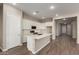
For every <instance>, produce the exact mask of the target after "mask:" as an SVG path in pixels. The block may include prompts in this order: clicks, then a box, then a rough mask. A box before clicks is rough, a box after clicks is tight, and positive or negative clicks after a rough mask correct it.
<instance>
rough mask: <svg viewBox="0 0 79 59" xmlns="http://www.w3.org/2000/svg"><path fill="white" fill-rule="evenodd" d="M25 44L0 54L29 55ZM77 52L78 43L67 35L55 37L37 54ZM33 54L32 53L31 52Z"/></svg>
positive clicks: (68, 53) (69, 53)
mask: <svg viewBox="0 0 79 59" xmlns="http://www.w3.org/2000/svg"><path fill="white" fill-rule="evenodd" d="M31 54H32V53H31V52H30V51H28V49H27V48H26V45H24V46H20V47H15V48H12V49H9V50H8V51H6V52H0V55H31ZM76 54H79V45H76V40H75V39H72V38H71V37H69V36H67V35H62V36H59V37H57V39H56V40H55V41H51V43H50V44H49V45H47V46H46V47H45V48H43V49H42V50H41V51H40V52H39V53H37V55H76ZM32 55H33V54H32Z"/></svg>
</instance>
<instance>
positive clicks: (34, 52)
mask: <svg viewBox="0 0 79 59" xmlns="http://www.w3.org/2000/svg"><path fill="white" fill-rule="evenodd" d="M49 43H50V41H48V42H47V43H46V44H45V45H43V46H42V47H41V48H40V49H38V50H37V51H32V53H33V54H36V53H37V52H39V51H40V50H41V49H43V48H44V47H45V46H47V45H48V44H49Z"/></svg>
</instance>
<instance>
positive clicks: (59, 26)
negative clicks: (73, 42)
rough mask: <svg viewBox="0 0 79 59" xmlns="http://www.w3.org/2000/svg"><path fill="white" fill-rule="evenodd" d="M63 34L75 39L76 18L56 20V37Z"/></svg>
mask: <svg viewBox="0 0 79 59" xmlns="http://www.w3.org/2000/svg"><path fill="white" fill-rule="evenodd" d="M63 34H64V35H68V36H70V37H71V38H73V39H77V17H68V18H62V19H56V37H58V36H61V35H63Z"/></svg>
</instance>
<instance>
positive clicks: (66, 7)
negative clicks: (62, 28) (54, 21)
mask: <svg viewBox="0 0 79 59" xmlns="http://www.w3.org/2000/svg"><path fill="white" fill-rule="evenodd" d="M51 5H53V6H54V7H55V9H54V10H50V9H49V7H50V6H51ZM15 6H16V7H18V8H21V9H22V10H23V11H24V12H26V13H27V14H28V15H30V16H33V17H36V18H38V19H41V18H42V17H43V16H45V17H47V18H50V17H55V15H56V14H58V15H59V16H62V15H66V14H71V13H77V12H79V4H78V3H19V4H16V5H15ZM34 11H39V14H37V15H33V14H32V13H33V12H34Z"/></svg>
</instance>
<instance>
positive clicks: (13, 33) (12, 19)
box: [6, 13, 21, 49]
mask: <svg viewBox="0 0 79 59" xmlns="http://www.w3.org/2000/svg"><path fill="white" fill-rule="evenodd" d="M6 20H7V21H6V45H7V48H8V49H9V48H13V47H16V46H18V45H20V44H21V17H20V15H18V14H15V13H13V14H10V15H7V17H6Z"/></svg>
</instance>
